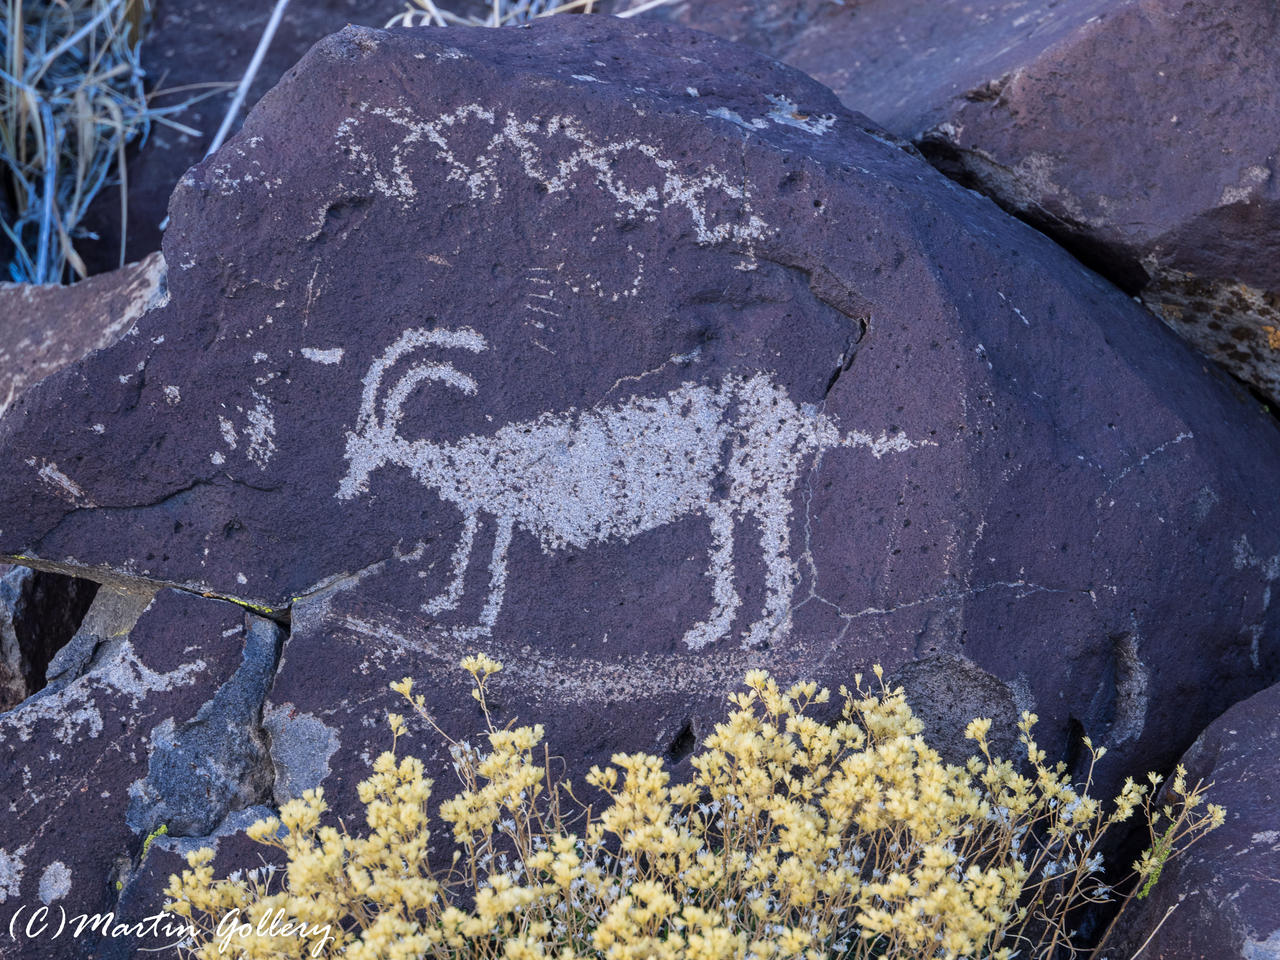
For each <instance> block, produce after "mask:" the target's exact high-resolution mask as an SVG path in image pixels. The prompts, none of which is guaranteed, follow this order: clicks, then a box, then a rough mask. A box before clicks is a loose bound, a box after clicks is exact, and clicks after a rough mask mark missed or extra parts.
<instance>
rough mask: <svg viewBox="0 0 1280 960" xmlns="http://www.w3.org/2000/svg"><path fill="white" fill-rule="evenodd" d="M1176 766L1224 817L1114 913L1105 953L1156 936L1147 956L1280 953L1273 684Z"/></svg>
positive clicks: (1279, 742) (1256, 957)
mask: <svg viewBox="0 0 1280 960" xmlns="http://www.w3.org/2000/svg"><path fill="white" fill-rule="evenodd" d="M1183 763H1184V764H1185V765H1186V768H1187V781H1188V783H1189V784H1195V783H1196V782H1198V781H1202V782H1204V783H1211V784H1213V786H1212V788H1211V789H1210V790H1209V792H1208V798H1209V800H1210V801H1211V802H1214V803H1219V804H1221V805H1222V806H1223V807H1225V808H1226V810H1227V820H1226V823H1225V825H1224V826H1222V827H1220V828H1219V829H1217V830H1215V831H1214V832H1212V833H1210V834H1209V835H1208V836H1207V837H1205V838H1204V839H1203V840H1201V841H1200V842H1199V843H1198V844H1197V845H1196V846H1194V847H1192V848H1191V850H1190V851H1189V852H1188V853H1187V854H1186V856H1185V857H1184V858H1182V859H1178V860H1174V861H1173V862H1172V863H1171V864H1170V865H1169V866H1167V867H1165V869H1164V872H1163V873H1162V874H1161V877H1160V882H1159V883H1157V884H1156V886H1155V887H1154V889H1153V891H1152V893H1151V895H1150V896H1149V897H1148V899H1146V900H1139V901H1135V902H1134V903H1133V905H1132V906H1131V908H1130V910H1129V911H1127V912H1126V913H1125V914H1124V916H1123V917H1122V918H1121V920H1120V924H1119V925H1118V926H1117V930H1116V933H1115V934H1113V936H1114V938H1115V942H1114V943H1113V944H1111V945H1110V947H1111V949H1109V950H1108V955H1110V956H1132V955H1133V953H1134V952H1135V951H1136V950H1137V949H1138V948H1139V947H1141V946H1142V944H1143V942H1144V941H1146V939H1147V938H1148V937H1149V936H1151V935H1152V934H1153V933H1154V936H1153V937H1152V939H1151V942H1150V944H1148V946H1147V948H1146V951H1144V956H1150V957H1160V958H1165V960H1173V958H1178V960H1210V958H1212V960H1226V958H1236V957H1238V958H1240V960H1273V958H1275V957H1280V897H1277V896H1276V886H1277V882H1278V881H1277V878H1280V686H1275V687H1269V688H1268V689H1266V690H1264V691H1262V692H1261V693H1259V694H1256V695H1254V696H1253V697H1251V698H1249V699H1248V700H1246V701H1244V702H1243V703H1238V704H1236V705H1235V706H1234V707H1232V708H1231V709H1230V710H1228V711H1227V712H1226V713H1224V714H1223V715H1222V716H1221V717H1219V718H1218V719H1217V720H1215V721H1214V722H1213V725H1212V726H1210V727H1209V729H1208V730H1206V731H1205V732H1204V733H1203V734H1202V735H1201V736H1200V738H1199V739H1198V740H1197V741H1196V742H1195V744H1194V745H1193V746H1192V747H1191V749H1190V750H1189V751H1187V755H1186V756H1185V757H1184V758H1183ZM1170 908H1174V909H1173V912H1172V913H1171V914H1170V915H1169V917H1168V919H1166V920H1164V923H1163V924H1161V923H1160V921H1161V919H1162V918H1163V917H1164V916H1165V914H1166V913H1167V912H1168V911H1169V910H1170ZM1157 927H1159V929H1158V930H1157Z"/></svg>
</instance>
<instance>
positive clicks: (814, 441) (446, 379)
mask: <svg viewBox="0 0 1280 960" xmlns="http://www.w3.org/2000/svg"><path fill="white" fill-rule="evenodd" d="M429 347H443V348H450V349H458V350H465V351H469V352H471V353H477V354H478V353H481V352H483V351H484V350H486V349H488V344H487V343H486V341H485V339H484V337H482V336H481V335H480V334H479V333H477V332H476V331H475V330H472V329H470V328H467V327H462V328H459V329H456V330H449V329H442V328H436V329H429V330H428V329H416V330H408V331H405V333H404V334H402V335H401V336H400V338H399V339H398V340H396V342H395V343H393V344H392V345H391V346H390V347H388V348H387V349H386V350H385V351H384V352H383V354H382V355H381V356H380V357H378V358H377V359H376V360H375V361H374V362H373V364H372V365H371V366H370V368H369V372H368V374H367V375H366V376H365V379H364V392H363V395H362V398H361V402H360V410H359V413H358V416H357V420H356V428H355V430H354V431H351V432H349V433H348V434H347V438H346V439H347V447H346V459H347V462H348V470H347V474H346V476H345V477H344V478H343V480H342V482H341V485H340V487H339V489H338V492H337V496H338V497H339V498H341V499H345V500H350V499H354V498H356V497H358V496H360V495H361V494H362V493H365V492H367V491H368V481H369V476H370V474H372V473H373V472H374V471H375V470H377V469H379V468H380V467H383V466H385V465H388V464H393V465H395V466H399V467H403V468H405V469H407V470H409V471H410V473H411V474H412V475H413V477H414V478H415V479H417V480H418V481H419V482H420V483H422V484H424V485H425V486H426V487H428V488H430V489H431V490H433V491H434V492H435V493H436V494H437V495H438V496H439V497H440V498H441V499H443V500H445V501H447V502H449V503H452V504H454V505H456V506H457V507H458V509H459V510H461V511H462V517H463V524H462V535H461V537H460V539H459V541H458V545H457V548H456V549H455V551H454V554H453V558H452V570H451V573H450V577H449V582H448V584H447V586H446V588H445V589H444V591H443V592H442V593H440V594H439V595H438V596H436V597H434V598H432V599H431V600H429V601H428V602H427V603H426V604H424V605H423V608H422V609H423V610H424V611H425V612H427V613H428V614H431V615H433V616H437V615H439V614H442V613H445V612H447V611H451V610H455V609H457V608H458V606H459V605H460V603H461V601H462V598H463V592H464V588H463V584H464V579H465V575H466V572H467V567H468V564H469V562H470V559H471V551H472V545H473V543H474V541H475V536H476V532H477V530H478V529H479V526H480V522H481V519H482V517H484V516H487V517H491V518H492V519H493V520H494V522H495V523H496V533H495V537H494V545H493V552H492V555H491V557H490V562H489V592H488V596H487V598H486V600H485V604H484V607H483V609H482V611H481V613H480V617H479V623H478V624H477V625H476V626H475V627H474V628H470V629H472V630H473V631H474V632H475V633H477V634H480V635H483V634H487V633H489V632H491V631H492V628H493V626H494V624H495V623H496V621H497V618H498V613H499V611H500V610H501V609H502V602H503V596H504V594H505V590H506V579H507V552H508V549H509V547H510V545H511V538H512V533H513V531H514V530H515V528H517V527H519V528H520V529H522V530H525V531H527V532H528V533H530V534H532V535H533V536H534V537H536V538H537V539H538V541H539V542H540V543H541V545H542V548H543V550H544V551H550V550H554V549H562V548H565V547H577V548H583V547H587V546H589V545H590V544H593V543H599V542H604V541H608V540H622V541H624V542H626V541H629V540H631V539H632V538H634V537H636V536H638V535H639V534H641V533H644V532H646V531H648V530H653V529H655V528H658V527H661V526H664V525H666V524H669V523H673V522H675V521H677V520H679V519H682V518H684V517H687V516H690V515H692V514H696V513H701V514H705V515H706V517H707V519H708V521H709V522H710V529H711V540H712V545H711V551H710V563H709V570H708V575H709V576H710V577H711V578H712V581H713V585H712V591H711V593H712V609H711V613H710V615H709V616H708V617H707V618H706V619H705V620H703V621H701V622H699V623H697V624H695V625H694V626H692V627H691V628H690V629H689V630H688V631H687V632H686V633H685V635H684V642H685V643H686V644H687V645H688V646H689V647H690V648H691V649H695V650H696V649H699V648H701V647H704V646H706V645H707V644H709V643H711V642H713V641H715V640H719V639H721V638H723V637H725V636H728V635H729V633H730V631H731V629H732V626H733V621H734V618H735V617H736V616H737V613H738V609H739V607H740V606H741V600H740V598H739V596H738V593H737V590H736V589H735V588H734V582H733V581H734V576H733V542H734V541H733V533H734V529H735V526H736V525H737V523H738V522H739V521H743V520H746V519H748V518H750V519H754V520H755V522H756V524H757V525H758V528H759V536H760V550H761V553H762V557H763V560H764V567H765V587H766V598H765V603H764V608H763V609H762V610H761V611H760V612H759V614H758V615H757V616H756V619H755V620H754V622H753V623H752V624H751V625H750V626H749V627H748V628H747V629H746V631H745V635H744V638H743V642H744V644H745V645H748V646H754V645H757V644H760V643H762V642H763V641H765V640H767V639H769V637H771V636H773V635H775V634H777V633H779V632H782V631H785V630H787V629H788V628H789V626H790V617H791V598H792V592H793V590H794V589H795V586H796V584H797V582H798V581H799V575H798V571H797V567H796V564H795V562H794V561H793V560H792V559H791V552H790V546H791V530H790V527H791V511H792V503H791V500H792V495H793V493H794V490H795V487H796V484H797V482H798V480H799V478H800V475H801V472H802V471H803V470H804V469H805V468H806V465H807V463H808V462H809V458H810V457H812V456H813V455H815V454H816V453H818V452H820V451H822V450H826V449H830V448H833V447H866V448H867V449H868V450H869V451H870V452H871V453H872V455H874V456H875V457H877V458H879V457H881V456H883V455H884V454H885V453H889V452H900V451H903V450H907V449H909V448H910V447H912V446H916V444H913V443H912V442H911V441H909V440H908V439H907V438H906V437H905V436H896V437H888V436H886V435H885V434H883V433H882V434H881V435H880V436H879V437H878V438H874V437H872V436H870V435H868V434H865V433H860V432H857V431H854V432H851V433H848V434H844V435H841V433H840V431H839V429H838V427H837V424H836V421H835V420H834V419H833V418H832V417H831V416H829V415H827V414H824V413H822V412H820V411H819V410H818V409H817V408H816V407H813V406H812V405H808V404H802V405H798V404H796V403H795V402H794V401H793V400H792V399H791V398H790V397H789V396H788V395H787V392H786V391H785V390H784V389H783V388H781V387H780V386H778V385H777V384H776V383H775V382H774V380H773V378H772V376H771V375H770V374H768V373H754V374H748V375H740V374H734V373H730V374H726V375H724V376H723V377H722V378H721V379H720V380H719V382H716V383H710V384H704V383H683V384H681V385H680V386H679V387H677V388H676V389H675V390H672V391H671V392H670V393H667V394H666V395H664V396H657V397H648V396H633V397H631V398H630V399H628V400H625V401H623V402H620V403H618V404H615V405H610V406H603V405H602V406H598V407H593V408H589V409H584V410H579V409H574V408H570V409H568V410H565V411H560V412H555V413H544V414H542V415H541V416H539V417H537V418H535V419H532V420H528V421H525V422H523V423H511V424H507V425H506V426H503V427H501V428H500V429H498V430H496V431H495V432H493V433H492V434H488V435H473V436H468V437H463V438H462V439H460V440H456V441H453V442H449V443H439V442H433V441H431V440H428V439H417V440H410V439H406V438H404V437H402V436H401V435H400V433H399V428H400V425H401V421H402V420H403V418H404V412H405V411H404V405H405V401H406V400H407V399H408V398H409V396H410V395H411V394H412V393H413V392H414V390H415V389H417V388H418V387H419V386H420V385H421V384H423V383H424V382H426V381H438V382H440V383H444V384H446V385H448V386H450V387H453V388H455V389H458V390H460V391H462V392H463V393H464V394H467V395H475V394H476V393H477V392H478V385H477V383H476V380H475V378H474V377H471V376H470V375H468V374H466V373H463V372H462V371H460V370H458V369H457V368H456V367H454V366H453V365H452V364H449V363H439V362H434V361H430V360H426V361H420V362H417V363H413V364H409V365H408V366H407V369H406V370H405V372H404V373H403V374H401V375H400V377H399V379H397V380H395V382H394V384H393V385H392V386H391V387H390V388H389V389H387V390H385V391H384V389H383V380H384V378H386V377H387V374H388V372H389V371H391V370H392V368H393V367H396V366H397V365H399V364H401V361H405V360H406V358H407V357H409V356H410V354H412V353H414V352H415V351H418V350H421V349H424V348H429ZM406 362H407V361H406ZM726 450H728V455H727V457H726V455H725V451H726Z"/></svg>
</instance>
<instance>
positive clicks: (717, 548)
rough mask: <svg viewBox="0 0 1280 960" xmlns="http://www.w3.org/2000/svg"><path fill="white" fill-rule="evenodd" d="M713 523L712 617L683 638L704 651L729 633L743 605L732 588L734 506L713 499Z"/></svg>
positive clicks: (710, 508) (696, 648)
mask: <svg viewBox="0 0 1280 960" xmlns="http://www.w3.org/2000/svg"><path fill="white" fill-rule="evenodd" d="M707 516H708V517H709V518H710V520H711V556H710V564H709V569H708V570H707V573H708V575H709V576H711V577H712V578H714V581H713V584H712V587H711V599H712V607H711V615H710V616H708V617H707V619H706V620H703V621H702V622H701V623H698V624H695V625H694V626H693V628H692V629H690V630H689V632H688V633H686V634H685V635H684V642H685V645H686V646H688V647H689V649H690V650H701V649H702V648H703V647H705V646H706V645H707V644H709V643H712V642H713V641H715V640H719V639H720V638H721V637H723V636H726V635H727V634H728V633H729V628H730V627H731V626H732V625H733V618H734V615H735V614H736V613H737V612H738V607H739V606H741V605H742V601H741V599H740V598H739V597H738V591H737V590H735V589H734V587H733V504H731V503H726V502H725V501H723V500H713V501H712V502H711V504H710V505H709V506H708V507H707Z"/></svg>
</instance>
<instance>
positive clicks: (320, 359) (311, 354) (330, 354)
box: [302, 347, 345, 366]
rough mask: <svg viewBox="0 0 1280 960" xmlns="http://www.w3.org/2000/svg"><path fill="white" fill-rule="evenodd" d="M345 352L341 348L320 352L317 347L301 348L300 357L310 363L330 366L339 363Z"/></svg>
mask: <svg viewBox="0 0 1280 960" xmlns="http://www.w3.org/2000/svg"><path fill="white" fill-rule="evenodd" d="M344 353H345V351H344V350H343V349H342V347H330V348H329V349H328V350H321V349H319V348H318V347H303V348H302V355H303V357H305V358H306V359H308V360H310V361H311V362H312V363H323V364H328V365H330V366H332V365H333V364H337V363H341V362H342V356H343V354H344Z"/></svg>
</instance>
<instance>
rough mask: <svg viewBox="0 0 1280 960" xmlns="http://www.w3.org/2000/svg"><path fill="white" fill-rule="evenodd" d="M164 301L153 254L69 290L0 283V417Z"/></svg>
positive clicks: (160, 262)
mask: <svg viewBox="0 0 1280 960" xmlns="http://www.w3.org/2000/svg"><path fill="white" fill-rule="evenodd" d="M166 299H167V293H166V291H165V268H164V257H162V256H161V255H160V254H158V253H156V254H153V255H152V256H149V257H147V258H146V259H144V260H142V261H140V262H139V263H132V264H130V265H129V266H127V267H124V268H123V269H121V270H117V271H114V272H112V273H109V274H104V275H102V276H97V277H91V278H90V279H89V280H86V281H84V282H82V283H77V284H73V285H71V286H68V287H58V286H36V285H34V284H29V283H0V415H3V414H4V411H5V410H6V409H7V408H8V407H9V405H10V404H11V403H12V402H13V399H14V397H16V396H17V395H18V394H19V393H21V392H22V391H23V390H25V389H26V388H27V387H28V386H30V385H31V384H33V383H35V382H36V381H38V380H40V379H42V378H43V377H47V376H48V375H49V374H51V373H53V372H54V371H55V370H60V369H62V368H63V367H65V366H67V365H68V364H70V363H74V362H75V361H76V360H79V359H80V358H81V357H83V356H87V355H88V354H90V353H92V352H93V351H94V350H101V349H102V348H103V347H106V346H109V345H110V344H112V343H114V342H115V341H116V340H118V339H119V338H120V337H121V335H123V334H124V333H125V331H127V330H128V329H129V328H130V327H132V326H133V324H134V323H135V322H136V321H137V319H138V318H139V317H140V316H142V315H143V314H144V313H146V312H147V311H148V310H150V309H152V308H154V307H157V306H159V305H161V304H163V303H164V302H165V300H166Z"/></svg>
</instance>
